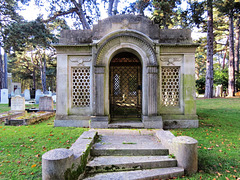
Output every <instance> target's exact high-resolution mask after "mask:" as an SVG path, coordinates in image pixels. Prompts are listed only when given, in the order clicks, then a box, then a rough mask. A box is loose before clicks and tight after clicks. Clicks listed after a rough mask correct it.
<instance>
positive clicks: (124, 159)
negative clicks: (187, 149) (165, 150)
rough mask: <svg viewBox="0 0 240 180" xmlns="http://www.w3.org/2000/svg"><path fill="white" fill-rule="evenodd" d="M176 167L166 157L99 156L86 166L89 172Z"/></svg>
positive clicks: (170, 159) (172, 160)
mask: <svg viewBox="0 0 240 180" xmlns="http://www.w3.org/2000/svg"><path fill="white" fill-rule="evenodd" d="M175 166H177V161H176V160H175V159H172V158H169V157H168V156H100V157H95V158H94V159H93V160H92V161H90V162H89V163H88V164H87V167H86V168H87V169H89V171H88V173H89V172H90V173H91V172H94V173H96V172H106V171H111V170H112V171H126V170H137V169H139V170H142V169H153V168H166V167H175Z"/></svg>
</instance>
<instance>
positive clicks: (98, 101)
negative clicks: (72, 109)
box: [93, 66, 105, 116]
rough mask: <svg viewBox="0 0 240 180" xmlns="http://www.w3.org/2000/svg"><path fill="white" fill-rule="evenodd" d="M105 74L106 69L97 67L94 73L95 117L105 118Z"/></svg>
mask: <svg viewBox="0 0 240 180" xmlns="http://www.w3.org/2000/svg"><path fill="white" fill-rule="evenodd" d="M104 72H105V67H103V66H95V73H94V91H95V92H94V96H95V97H94V98H95V101H94V102H93V103H94V104H93V106H94V108H93V109H94V112H93V115H95V116H103V115H104Z"/></svg>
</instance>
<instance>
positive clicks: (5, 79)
mask: <svg viewBox="0 0 240 180" xmlns="http://www.w3.org/2000/svg"><path fill="white" fill-rule="evenodd" d="M7 86H8V80H7V53H6V52H4V86H3V88H5V89H7V88H8V87H7Z"/></svg>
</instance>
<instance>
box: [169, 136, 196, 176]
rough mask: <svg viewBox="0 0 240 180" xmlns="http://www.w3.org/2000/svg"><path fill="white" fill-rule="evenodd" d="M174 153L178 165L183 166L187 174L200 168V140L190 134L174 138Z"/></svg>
mask: <svg viewBox="0 0 240 180" xmlns="http://www.w3.org/2000/svg"><path fill="white" fill-rule="evenodd" d="M172 142H173V148H174V155H175V156H176V159H177V162H178V166H180V167H183V168H184V171H185V174H187V175H189V174H194V173H196V172H197V169H198V153H197V144H198V141H197V140H196V139H193V138H191V137H189V136H178V137H175V138H173V140H172Z"/></svg>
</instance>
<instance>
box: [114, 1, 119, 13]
mask: <svg viewBox="0 0 240 180" xmlns="http://www.w3.org/2000/svg"><path fill="white" fill-rule="evenodd" d="M118 3H119V0H114V7H113V14H114V15H116V14H117V12H118V10H117V7H118Z"/></svg>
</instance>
